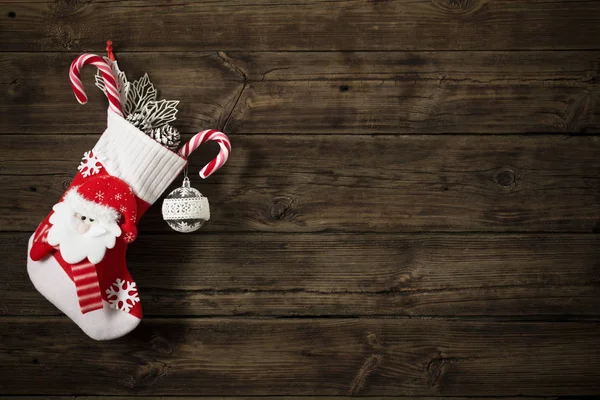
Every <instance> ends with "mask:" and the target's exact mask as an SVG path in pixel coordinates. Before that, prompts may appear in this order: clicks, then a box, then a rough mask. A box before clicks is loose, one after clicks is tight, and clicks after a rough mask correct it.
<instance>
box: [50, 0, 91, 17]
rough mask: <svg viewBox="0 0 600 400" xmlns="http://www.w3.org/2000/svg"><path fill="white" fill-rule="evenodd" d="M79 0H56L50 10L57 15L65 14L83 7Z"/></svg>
mask: <svg viewBox="0 0 600 400" xmlns="http://www.w3.org/2000/svg"><path fill="white" fill-rule="evenodd" d="M83 3H84V2H83V1H81V0H56V1H55V2H54V4H53V6H52V10H51V11H52V12H53V13H54V14H55V15H58V16H65V15H68V14H71V13H72V12H74V11H77V10H79V9H80V8H81V7H83V5H84V4H83Z"/></svg>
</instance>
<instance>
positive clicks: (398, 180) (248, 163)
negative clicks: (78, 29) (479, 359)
mask: <svg viewBox="0 0 600 400" xmlns="http://www.w3.org/2000/svg"><path fill="white" fill-rule="evenodd" d="M96 140H97V136H60V135H58V136H43V135H42V136H32V135H22V136H1V137H0V159H2V160H5V161H3V163H2V166H1V170H0V186H1V187H2V188H3V190H2V192H1V193H0V199H1V200H2V201H1V202H0V230H2V231H7V230H10V231H14V230H17V231H26V232H27V231H33V230H34V229H35V227H36V226H37V224H38V223H39V221H41V220H42V219H43V217H44V216H45V215H46V214H47V212H48V211H49V210H50V209H51V207H52V205H53V204H55V203H56V202H57V200H58V199H59V198H60V196H61V195H62V193H63V192H64V189H65V188H66V187H67V185H68V184H69V182H70V180H71V179H72V176H73V175H74V172H75V170H76V166H77V165H78V163H79V158H80V157H81V155H82V154H83V152H84V151H86V150H89V149H91V148H92V146H93V145H94V143H95V141H96ZM231 140H232V144H233V149H234V150H233V153H232V157H230V159H229V161H228V163H227V165H226V166H225V167H224V169H223V170H222V171H219V172H218V173H217V174H215V175H214V176H212V177H211V179H210V180H207V181H206V182H201V181H200V179H199V178H197V179H195V180H194V182H195V186H197V187H198V188H199V189H200V190H201V191H202V192H203V194H205V195H206V196H207V197H208V198H209V199H210V201H211V202H212V205H213V208H212V212H211V214H212V219H211V222H210V223H208V224H207V225H206V227H205V228H203V229H204V231H205V232H222V231H253V232H256V231H263V232H318V231H345V232H415V231H416V232H421V231H444V232H464V231H495V232H505V231H521V232H527V231H529V232H532V231H533V232H538V231H545V232H595V231H597V230H598V227H599V222H598V221H599V220H600V201H599V197H598V196H599V194H600V190H599V188H600V186H599V185H600V182H599V181H598V176H597V171H598V170H600V160H599V159H598V154H599V151H600V149H599V146H600V141H599V138H598V137H594V136H591V137H571V138H569V139H568V140H565V138H561V137H553V136H534V137H520V138H515V137H511V136H461V135H459V136H351V135H348V136H326V135H325V136H315V135H311V136H301V135H295V136H289V135H285V136H283V135H281V136H280V135H232V136H231ZM205 150H206V151H205V152H204V153H202V154H199V155H198V156H197V157H194V158H193V159H192V161H191V163H190V168H191V171H192V173H193V174H196V173H197V172H194V171H198V170H199V169H200V167H201V166H202V165H204V162H206V160H208V159H210V157H211V155H212V154H213V153H212V152H214V151H216V149H214V148H207V149H205ZM175 185H180V182H177V183H176V184H175ZM167 193H168V191H167ZM140 229H141V231H142V232H150V231H159V232H169V228H168V227H167V226H166V224H165V223H164V221H162V218H161V216H160V210H159V207H153V208H152V209H151V210H150V212H149V213H148V214H147V216H145V217H144V219H143V220H142V222H141V224H140Z"/></svg>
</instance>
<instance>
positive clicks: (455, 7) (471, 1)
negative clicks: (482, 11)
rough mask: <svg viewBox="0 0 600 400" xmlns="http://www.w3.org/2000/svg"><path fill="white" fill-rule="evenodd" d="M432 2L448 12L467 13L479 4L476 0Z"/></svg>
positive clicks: (438, 0) (436, 0)
mask: <svg viewBox="0 0 600 400" xmlns="http://www.w3.org/2000/svg"><path fill="white" fill-rule="evenodd" d="M433 3H434V4H435V5H437V6H438V7H439V8H440V9H442V10H444V11H446V12H447V13H449V14H469V13H471V12H473V11H475V10H476V9H478V8H479V6H480V2H479V1H478V0H434V2H433Z"/></svg>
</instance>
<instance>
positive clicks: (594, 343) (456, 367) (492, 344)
mask: <svg viewBox="0 0 600 400" xmlns="http://www.w3.org/2000/svg"><path fill="white" fill-rule="evenodd" d="M599 333H600V325H599V324H598V323H597V322H588V323H581V322H562V323H540V322H512V323H508V322H494V321H461V320H455V321H449V320H438V319H408V318H406V319H404V318H403V319H349V320H336V319H310V318H309V319H285V320H272V319H262V320H260V319H259V320H250V319H209V320H204V319H177V318H172V319H146V320H145V321H144V322H143V323H142V325H141V326H140V327H139V328H138V329H137V330H135V331H134V332H133V333H132V334H130V335H129V336H127V337H125V338H122V339H119V340H116V341H112V342H108V343H107V342H104V343H103V342H94V341H90V340H89V338H87V337H85V335H84V334H83V333H82V332H80V331H79V329H78V328H77V327H76V326H74V325H73V324H72V322H70V321H69V320H67V319H66V318H23V317H20V318H8V317H2V318H0V336H1V337H2V339H3V344H4V343H9V344H10V346H8V347H7V346H6V345H3V346H2V347H1V348H0V386H1V387H2V388H3V391H4V393H5V394H12V395H17V394H21V395H27V394H36V393H38V392H39V390H40V389H39V388H40V387H43V388H44V391H45V392H46V393H47V394H57V395H62V394H69V393H81V392H82V391H84V390H85V392H86V393H87V394H90V395H92V394H102V395H134V394H135V395H148V394H150V395H155V396H158V395H213V396H227V395H234V394H237V393H241V392H243V393H248V394H252V395H314V394H315V393H319V394H320V395H323V396H327V395H369V396H384V395H394V396H402V395H406V396H468V395H473V396H490V395H493V396H516V395H525V396H527V395H533V394H539V393H540V387H543V388H544V391H545V392H546V393H552V394H554V395H575V396H577V395H592V394H595V393H597V392H598V389H599V382H600V361H599V359H598V357H597V356H596V355H597V354H598V352H600V335H599ZM557 349H560V351H558V350H557ZM566 366H568V367H566ZM49 382H52V384H49ZM107 382H110V384H107Z"/></svg>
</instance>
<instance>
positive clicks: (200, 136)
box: [179, 129, 231, 179]
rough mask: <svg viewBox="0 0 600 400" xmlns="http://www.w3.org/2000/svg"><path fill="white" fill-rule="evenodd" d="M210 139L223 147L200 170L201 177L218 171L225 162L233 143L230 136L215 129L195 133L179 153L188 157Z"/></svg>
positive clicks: (203, 177) (204, 177) (206, 176)
mask: <svg viewBox="0 0 600 400" xmlns="http://www.w3.org/2000/svg"><path fill="white" fill-rule="evenodd" d="M208 141H215V142H217V143H218V144H219V147H221V150H220V151H219V154H218V155H217V156H216V157H215V158H213V159H212V160H211V161H210V162H209V163H208V164H206V165H205V166H204V168H202V169H201V170H200V177H201V178H202V179H206V178H208V177H209V176H211V175H212V174H213V173H214V172H216V171H217V170H218V169H219V168H221V167H222V166H223V164H225V162H226V161H227V159H228V158H229V153H231V143H229V138H228V137H227V135H225V134H224V133H223V132H219V131H215V130H214V129H207V130H205V131H202V132H198V133H197V134H195V135H194V136H193V137H192V138H191V139H190V141H189V142H187V143H186V144H185V145H184V146H183V147H182V148H181V149H180V150H179V155H180V156H181V157H183V158H186V159H187V158H188V157H189V156H190V154H192V153H193V152H194V150H196V149H197V148H198V147H200V146H201V145H202V144H203V143H206V142H208Z"/></svg>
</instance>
